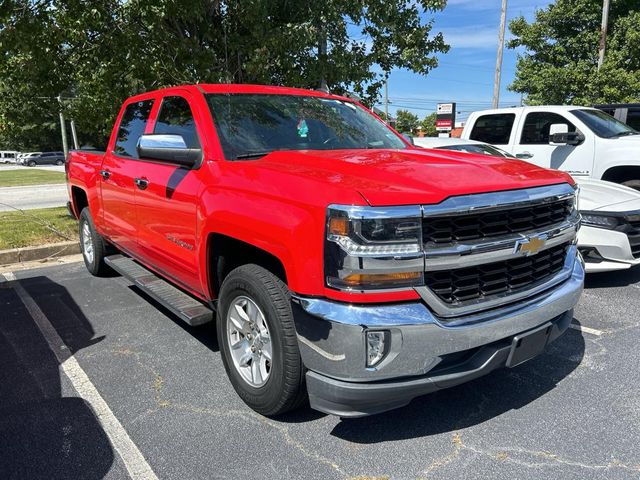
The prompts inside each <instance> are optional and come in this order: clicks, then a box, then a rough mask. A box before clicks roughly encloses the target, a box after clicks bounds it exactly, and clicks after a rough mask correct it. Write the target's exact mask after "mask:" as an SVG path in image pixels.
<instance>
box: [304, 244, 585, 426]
mask: <svg viewBox="0 0 640 480" xmlns="http://www.w3.org/2000/svg"><path fill="white" fill-rule="evenodd" d="M571 248H572V249H575V247H571ZM583 283H584V266H583V263H582V260H581V258H580V256H579V255H574V260H573V268H572V269H571V273H570V275H569V276H568V278H567V279H566V280H564V282H563V283H561V284H559V285H555V286H553V287H552V288H550V289H548V290H546V291H543V292H538V293H537V294H536V295H535V296H532V297H530V298H526V299H521V300H519V301H518V302H517V303H512V304H508V305H505V306H501V307H497V308H494V309H491V310H487V311H483V312H479V313H474V314H470V315H467V316H463V317H457V318H456V319H455V321H453V322H451V321H450V320H448V319H443V318H441V317H437V316H436V315H434V314H433V313H432V311H431V310H430V309H429V308H428V307H427V306H426V305H425V304H424V303H423V302H421V301H415V302H406V303H399V304H391V305H386V304H385V305H352V304H345V303H339V302H332V301H328V300H325V299H318V298H305V297H299V296H294V297H293V301H292V305H293V312H294V317H295V322H296V329H297V334H298V340H299V347H300V353H301V355H302V360H303V362H304V364H305V366H306V368H307V369H308V370H309V371H308V373H307V385H308V389H309V397H310V401H311V406H312V407H314V408H316V409H318V410H322V411H325V412H328V413H333V414H338V415H341V416H359V415H367V414H370V413H378V412H379V411H384V410H388V409H390V408H395V407H397V406H401V405H403V404H406V403H408V402H409V401H410V400H411V399H412V398H414V397H415V396H418V395H421V394H423V393H428V392H429V391H433V390H434V389H437V388H433V372H439V371H446V369H447V368H449V367H450V365H454V364H456V365H458V366H459V365H460V361H461V360H460V359H462V358H467V357H469V358H471V360H473V359H474V358H475V357H476V355H481V356H486V355H487V354H488V352H489V351H493V354H492V356H490V357H491V358H487V361H486V362H484V363H483V364H482V365H484V366H482V365H480V366H478V363H477V360H478V359H477V358H476V359H475V360H474V361H473V362H471V363H469V365H468V368H467V370H466V371H465V370H464V368H463V370H462V371H459V372H458V373H459V375H458V377H457V378H458V381H457V382H454V383H451V382H449V384H447V385H445V386H451V385H452V384H457V383H461V382H462V381H466V380H468V379H471V378H475V377H477V376H480V375H482V374H484V373H487V372H488V371H490V370H492V369H494V368H497V367H499V366H504V363H505V361H506V354H504V351H503V350H504V345H503V346H502V347H501V348H502V350H500V349H499V348H498V347H496V348H498V349H497V350H496V349H493V350H492V348H493V347H491V348H489V349H487V348H483V347H487V346H491V345H493V346H495V345H498V344H499V343H500V342H501V341H504V342H507V345H509V340H510V339H511V338H512V337H513V336H515V335H517V334H519V333H522V332H526V331H528V330H532V329H534V328H536V327H538V326H540V325H542V324H544V323H546V322H549V321H552V322H555V323H554V325H556V327H555V337H557V336H559V335H560V334H561V333H562V332H563V331H564V330H565V329H566V328H567V327H568V325H569V322H570V320H571V318H570V316H571V313H570V311H571V310H572V309H573V307H574V306H575V305H576V303H577V302H578V299H579V298H580V294H581V293H582V288H583ZM367 329H385V330H388V331H389V332H390V337H391V342H390V347H389V350H388V354H387V355H386V357H385V358H384V359H383V360H382V361H381V362H380V364H378V365H376V367H375V368H367V367H366V365H365V359H366V350H365V349H366V346H365V332H366V330H367ZM555 337H553V338H555ZM504 342H502V343H504ZM474 349H475V350H474ZM498 350H499V351H500V352H502V353H500V354H498V353H497V352H498ZM507 353H508V352H507ZM503 354H504V355H503ZM503 357H504V358H503ZM489 360H490V361H489ZM456 362H458V363H456ZM481 363H482V362H481ZM489 367H490V368H489ZM408 377H413V378H412V379H411V380H407V378H408ZM416 381H418V383H420V382H423V383H424V385H427V384H428V385H429V388H426V387H424V388H416V385H415V383H416ZM369 382H379V383H376V384H371V385H369V387H374V388H377V389H378V390H379V389H380V385H385V386H387V387H390V390H388V391H393V392H394V393H393V395H387V394H382V398H381V399H380V401H378V400H376V402H374V403H375V404H374V405H369V406H368V407H366V408H364V407H363V408H359V407H358V405H359V404H361V403H364V404H369V403H370V402H369V400H367V398H369V399H371V398H372V392H371V388H368V387H367V385H368V384H369ZM409 384H410V385H409ZM376 385H377V387H376ZM439 388H444V387H443V386H441V387H439ZM402 391H404V394H402ZM341 392H342V393H341ZM344 392H349V394H348V395H347V397H348V398H349V399H350V400H349V402H347V403H348V404H345V403H344V402H342V401H341V400H340V399H341V398H343V397H344V396H343V395H342V394H343V393H344ZM354 392H355V393H354ZM385 398H388V401H387V402H385V401H384V399H385ZM341 402H342V403H341Z"/></svg>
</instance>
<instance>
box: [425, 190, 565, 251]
mask: <svg viewBox="0 0 640 480" xmlns="http://www.w3.org/2000/svg"><path fill="white" fill-rule="evenodd" d="M572 205H573V199H563V200H559V201H555V202H550V203H540V204H534V205H528V206H526V207H520V208H511V209H508V210H491V211H485V212H478V213H470V214H462V215H447V216H445V217H438V216H433V217H426V218H425V219H424V220H423V225H422V229H423V230H422V231H423V235H422V238H423V242H424V243H425V245H426V246H429V245H438V244H445V243H451V242H460V241H469V240H479V239H491V238H495V237H500V236H504V235H509V234H513V233H520V232H528V231H536V230H539V229H542V228H545V227H548V226H550V225H555V224H557V223H560V222H562V221H563V220H565V219H566V218H567V217H568V216H569V215H570V214H571V209H572Z"/></svg>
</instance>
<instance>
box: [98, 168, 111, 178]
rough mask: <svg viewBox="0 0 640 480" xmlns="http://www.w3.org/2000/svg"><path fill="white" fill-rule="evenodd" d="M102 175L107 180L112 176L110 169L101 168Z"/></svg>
mask: <svg viewBox="0 0 640 480" xmlns="http://www.w3.org/2000/svg"><path fill="white" fill-rule="evenodd" d="M100 176H101V177H102V178H104V179H105V180H109V177H110V176H111V172H110V171H109V170H100Z"/></svg>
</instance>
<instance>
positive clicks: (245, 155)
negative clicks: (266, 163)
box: [236, 150, 276, 160]
mask: <svg viewBox="0 0 640 480" xmlns="http://www.w3.org/2000/svg"><path fill="white" fill-rule="evenodd" d="M275 151H276V150H267V151H264V152H247V153H241V154H240V155H236V160H248V159H252V158H260V157H264V156H265V155H269V154H270V153H271V152H275Z"/></svg>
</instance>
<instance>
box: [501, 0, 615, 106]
mask: <svg viewBox="0 0 640 480" xmlns="http://www.w3.org/2000/svg"><path fill="white" fill-rule="evenodd" d="M605 1H606V0H605ZM506 27H507V0H502V11H501V12H500V31H499V32H498V54H497V55H496V73H495V77H494V79H493V100H492V101H491V105H492V107H493V108H498V104H499V102H500V74H501V71H502V52H503V50H504V31H505V29H506Z"/></svg>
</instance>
